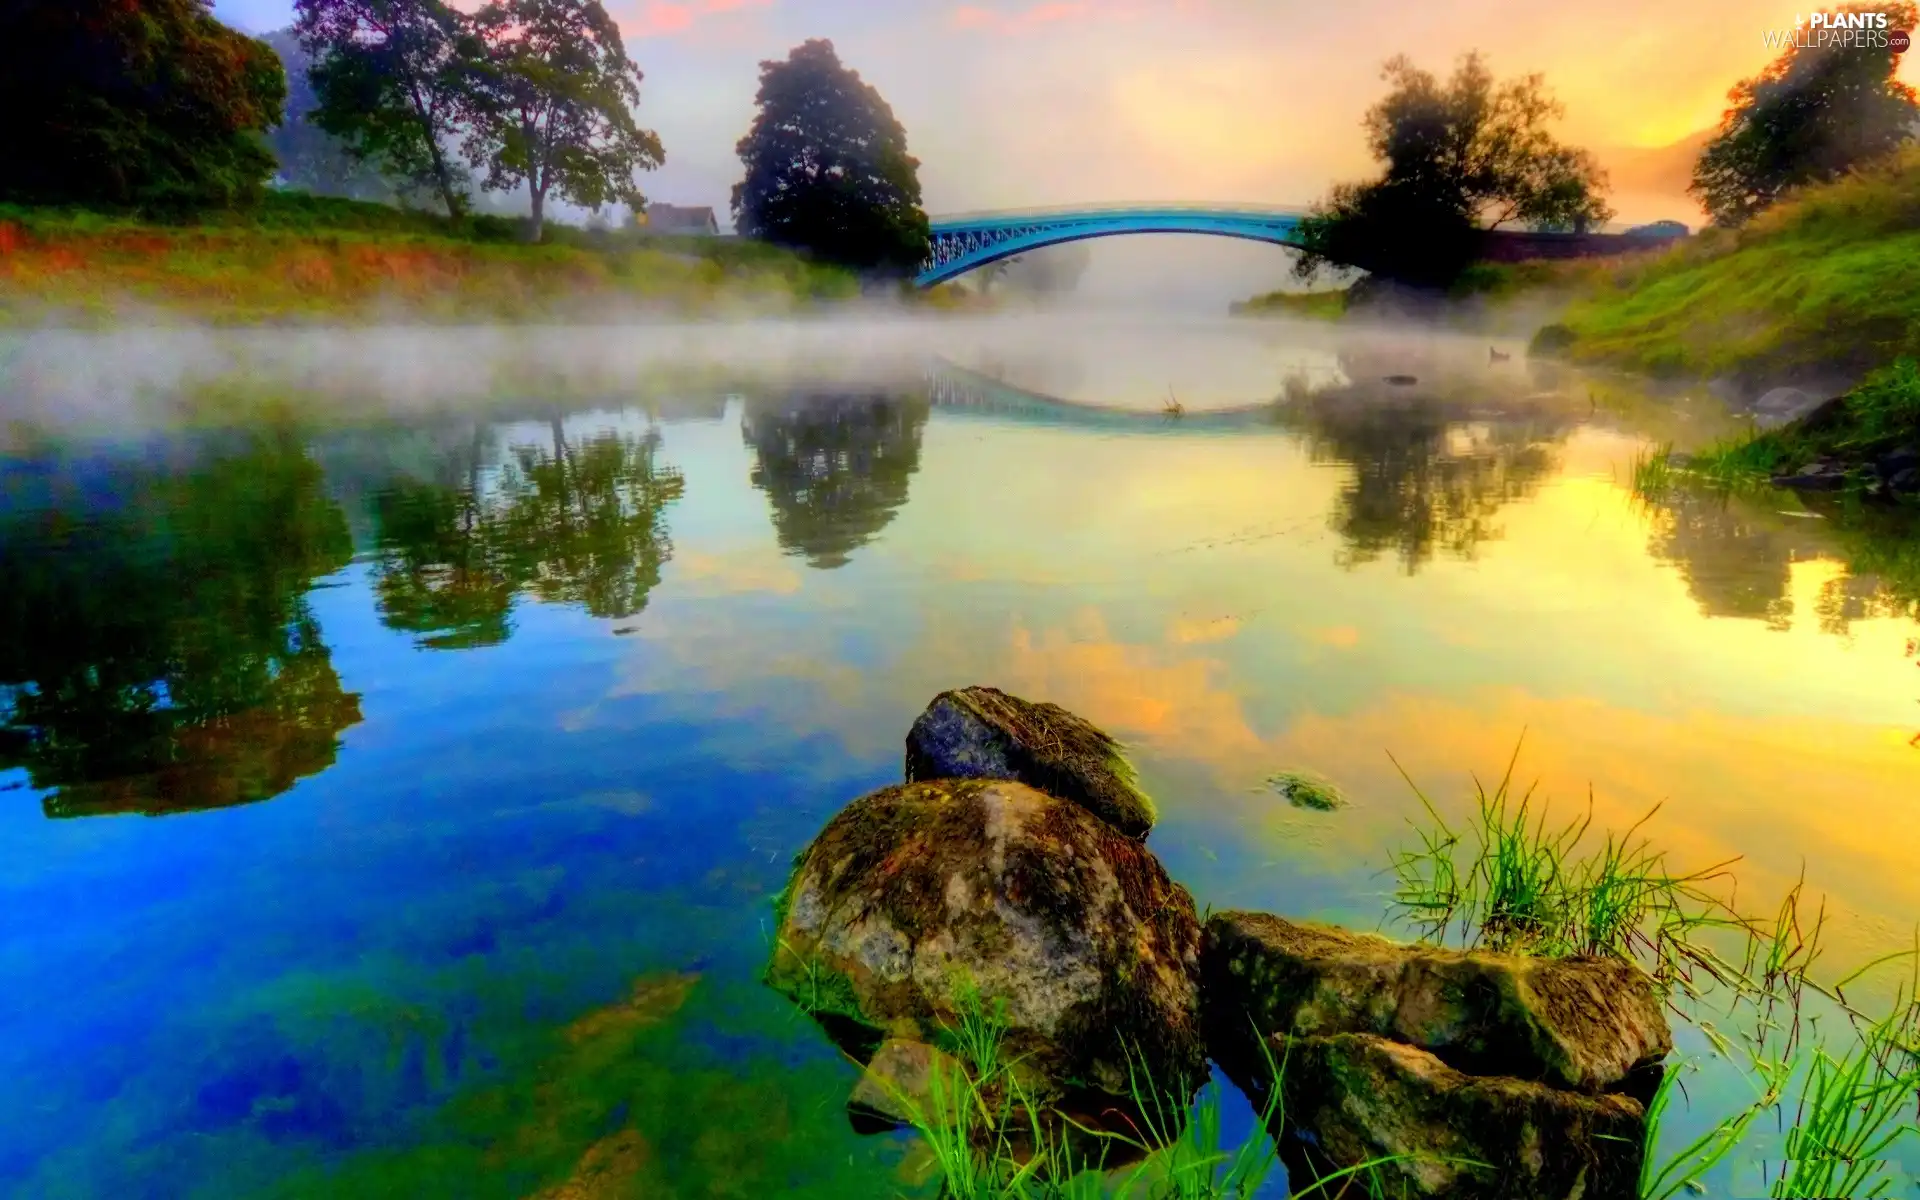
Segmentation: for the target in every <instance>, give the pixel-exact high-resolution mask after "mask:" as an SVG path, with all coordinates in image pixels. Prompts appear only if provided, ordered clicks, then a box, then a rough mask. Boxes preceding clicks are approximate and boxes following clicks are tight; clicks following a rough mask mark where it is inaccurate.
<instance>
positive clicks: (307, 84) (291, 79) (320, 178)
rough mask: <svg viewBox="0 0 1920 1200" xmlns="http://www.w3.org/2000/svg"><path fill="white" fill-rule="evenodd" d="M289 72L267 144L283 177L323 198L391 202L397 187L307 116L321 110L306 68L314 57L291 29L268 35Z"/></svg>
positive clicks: (310, 66) (288, 183)
mask: <svg viewBox="0 0 1920 1200" xmlns="http://www.w3.org/2000/svg"><path fill="white" fill-rule="evenodd" d="M260 40H261V41H263V42H265V43H266V44H267V45H269V46H271V47H273V52H274V53H275V54H278V55H279V56H280V61H281V63H282V64H284V65H285V67H286V71H287V106H286V111H285V114H284V115H283V116H282V117H281V120H280V124H279V126H278V127H277V128H275V129H274V130H273V131H272V132H270V133H269V134H268V135H267V145H268V147H269V148H270V149H271V150H272V151H273V156H274V157H275V158H276V159H278V160H279V162H280V171H279V176H280V179H281V180H282V181H284V182H285V183H286V184H287V185H289V186H291V187H296V188H299V189H301V190H302V191H308V192H313V193H314V194H316V195H320V196H346V197H348V198H349V199H354V200H391V199H393V198H394V194H395V189H394V187H393V185H392V183H390V182H389V181H388V180H387V179H386V177H385V176H383V175H381V173H380V172H379V170H378V169H376V168H375V167H374V165H373V164H372V163H369V162H366V161H365V160H363V159H360V158H356V157H355V156H354V155H353V153H352V151H351V148H350V147H349V146H348V145H347V143H346V142H345V141H343V140H341V139H340V138H337V137H335V136H334V135H332V134H330V133H328V132H327V131H326V130H324V129H321V128H320V127H319V126H318V125H315V124H314V123H313V122H311V121H309V120H308V119H307V117H308V116H309V115H310V114H311V113H312V112H313V111H314V109H316V108H318V107H319V105H320V99H319V97H318V96H316V95H315V94H314V90H313V83H312V81H311V80H309V79H308V77H307V72H308V71H309V70H310V69H311V68H312V66H313V59H312V58H311V57H310V56H309V55H308V54H307V52H306V50H305V48H303V47H302V46H301V45H300V39H299V37H298V36H297V35H296V34H295V33H294V31H293V30H292V29H291V28H287V29H281V30H278V31H276V32H273V33H269V34H266V35H265V36H263V37H262V38H261V39H260Z"/></svg>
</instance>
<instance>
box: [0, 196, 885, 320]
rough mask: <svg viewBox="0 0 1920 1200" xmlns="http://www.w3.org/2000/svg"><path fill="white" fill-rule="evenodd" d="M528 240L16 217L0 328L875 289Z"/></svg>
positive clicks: (485, 315) (421, 219) (515, 224)
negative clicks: (133, 318)
mask: <svg viewBox="0 0 1920 1200" xmlns="http://www.w3.org/2000/svg"><path fill="white" fill-rule="evenodd" d="M522 228H523V226H522V223H521V222H519V221H516V220H510V219H506V218H501V217H494V216H473V217H469V218H466V219H464V220H461V221H458V222H455V221H449V220H447V219H446V218H444V217H438V216H435V215H433V214H430V213H422V212H417V211H409V210H403V209H399V208H393V207H389V206H386V205H380V204H371V203H366V202H362V201H352V200H338V199H332V198H327V197H316V196H306V195H302V194H298V193H275V194H274V195H272V196H270V197H269V198H268V200H267V202H266V203H264V204H262V205H261V206H260V207H258V208H256V209H252V210H248V211H246V212H239V213H226V212H223V213H213V214H206V215H203V216H200V217H196V218H194V219H192V220H182V221H178V222H171V223H164V224H163V223H156V222H151V221H144V220H141V219H138V218H136V217H133V216H129V215H126V214H119V213H100V212H91V211H83V210H73V209H23V208H9V207H0V324H15V325H21V324H41V323H47V322H52V323H57V324H83V325H85V324H100V323H106V322H111V321H113V320H116V319H121V318H123V317H125V316H126V315H128V314H130V313H139V314H153V313H159V314H163V315H167V316H177V317H184V318H187V319H192V320H199V321H210V322H216V323H228V324H251V323H260V322H271V321H279V320H288V319H294V320H298V319H306V318H314V319H324V320H354V319H366V320H379V321H388V320H392V319H395V318H396V317H400V318H407V319H418V320H427V321H432V320H472V319H509V320H510V319H523V318H524V319H542V318H551V317H582V316H587V317H591V316H596V315H598V316H604V315H605V314H607V313H608V312H619V311H631V310H633V309H635V308H639V309H647V310H653V309H660V310H667V311H675V312H702V313H706V312H720V311H733V312H742V311H744V312H764V311H786V310H791V309H794V308H798V307H804V306H806V305H809V304H812V303H815V302H818V301H822V300H840V299H850V298H852V297H854V296H856V295H857V294H858V293H859V288H860V285H859V281H858V280H857V279H856V278H855V277H854V276H853V275H852V274H850V273H849V272H846V271H844V270H841V269H839V268H835V267H830V266H824V265H821V264H816V263H812V262H809V261H807V260H806V259H804V258H803V257H801V256H799V255H796V254H793V253H790V252H788V251H786V250H782V249H780V248H778V247H774V246H768V245H764V244H760V243H756V242H751V241H745V240H741V239H734V238H699V237H663V236H659V235H653V234H649V233H646V232H645V231H644V230H640V229H637V228H628V229H621V230H592V229H579V228H573V227H570V226H565V225H558V224H549V225H548V226H547V227H546V233H545V235H544V237H543V239H542V241H541V242H540V243H539V244H538V245H532V244H527V243H525V242H524V241H522V240H521V236H520V234H521V230H522Z"/></svg>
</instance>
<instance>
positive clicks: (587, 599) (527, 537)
mask: <svg viewBox="0 0 1920 1200" xmlns="http://www.w3.org/2000/svg"><path fill="white" fill-rule="evenodd" d="M549 430H550V436H551V444H550V445H547V446H531V445H529V446H516V447H514V448H513V449H512V451H511V453H510V454H509V456H508V459H507V461H506V463H505V464H503V465H502V466H500V467H499V468H498V470H497V471H488V470H486V469H484V468H483V466H482V460H483V458H484V457H485V456H486V448H485V444H484V441H483V439H482V437H481V435H480V434H479V433H478V432H476V434H475V437H474V443H473V447H472V450H471V452H469V453H465V454H463V455H460V456H458V458H457V460H456V461H452V462H449V463H448V464H446V467H447V469H446V470H445V471H444V472H443V473H442V475H441V477H440V478H439V479H436V480H434V481H409V482H405V483H401V484H396V485H393V486H390V487H388V488H386V489H384V490H382V491H381V492H380V493H379V494H378V495H377V496H376V497H375V499H374V504H373V510H374V518H375V526H376V532H375V541H376V545H377V547H378V550H377V558H376V561H375V566H374V578H375V590H376V593H377V595H378V597H379V601H378V602H379V606H380V615H381V619H382V620H383V621H384V622H385V623H386V625H387V626H388V627H389V628H392V629H397V630H403V631H405V632H408V633H413V634H416V635H418V639H419V644H420V645H422V646H427V647H431V648H434V649H456V648H464V647H472V646H487V645H494V644H497V643H499V642H502V641H505V640H506V638H507V637H508V635H509V633H510V632H511V613H512V608H513V603H514V600H515V598H516V597H517V596H519V595H520V594H522V593H526V594H531V595H532V596H534V597H535V598H536V599H539V600H544V601H548V602H552V603H563V604H577V605H580V606H581V607H583V608H585V609H586V610H587V612H589V613H591V614H592V615H594V616H596V617H607V618H619V617H629V616H633V615H634V614H636V613H639V612H640V611H642V610H643V609H644V608H645V607H646V604H647V596H648V594H649V593H650V592H651V591H652V590H653V588H654V587H655V586H657V585H658V584H659V582H660V572H661V568H662V567H663V566H664V565H665V563H666V562H667V560H668V559H669V558H670V557H671V556H672V553H673V546H672V542H671V540H670V539H669V538H668V535H667V525H666V515H665V510H666V507H667V506H668V505H669V504H671V503H673V502H674V501H676V500H678V499H679V498H680V497H681V496H682V495H683V494H684V492H685V481H684V480H683V479H682V477H681V475H680V473H679V472H678V471H676V470H674V469H672V468H671V467H667V466H664V465H662V464H661V463H660V462H659V461H658V452H659V447H660V436H659V434H658V433H657V432H653V431H649V432H648V433H646V434H645V435H644V436H637V437H636V436H632V435H626V434H620V433H616V432H614V431H611V430H608V431H603V432H600V433H597V434H595V435H593V436H590V437H588V438H586V439H584V440H579V441H578V442H577V444H575V443H572V442H570V441H569V439H568V436H567V433H566V431H565V428H564V427H563V426H562V424H561V423H560V421H559V420H558V419H555V420H553V421H551V422H550V424H549ZM452 476H461V478H460V479H459V482H457V483H455V482H450V481H449V478H450V477H452Z"/></svg>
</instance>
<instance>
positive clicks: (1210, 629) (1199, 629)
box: [1167, 617, 1240, 646]
mask: <svg viewBox="0 0 1920 1200" xmlns="http://www.w3.org/2000/svg"><path fill="white" fill-rule="evenodd" d="M1239 632H1240V618H1239V617H1213V618H1211V619H1209V620H1204V621H1202V620H1197V619H1195V618H1192V617H1176V618H1174V622H1173V624H1172V625H1171V626H1170V627H1169V628H1168V629H1167V640H1168V641H1169V642H1172V643H1173V644H1174V645H1176V646H1193V645H1198V644H1200V643H1202V642H1224V641H1226V640H1227V639H1228V638H1230V637H1232V636H1234V635H1235V634H1237V633H1239Z"/></svg>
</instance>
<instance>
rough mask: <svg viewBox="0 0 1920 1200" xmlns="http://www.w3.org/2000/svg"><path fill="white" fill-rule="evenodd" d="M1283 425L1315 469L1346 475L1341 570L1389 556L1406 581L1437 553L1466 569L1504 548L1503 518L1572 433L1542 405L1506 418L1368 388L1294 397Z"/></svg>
mask: <svg viewBox="0 0 1920 1200" xmlns="http://www.w3.org/2000/svg"><path fill="white" fill-rule="evenodd" d="M1349 369H1350V371H1351V370H1352V368H1351V367H1350V368H1349ZM1372 377H1374V378H1377V376H1372ZM1490 405H1491V407H1490ZM1282 420H1283V421H1284V422H1285V423H1287V424H1290V425H1294V426H1297V427H1298V428H1300V429H1301V430H1302V431H1303V432H1304V433H1305V434H1306V435H1307V439H1308V445H1309V448H1310V452H1311V453H1312V455H1313V457H1314V458H1315V459H1316V460H1318V461H1334V462H1342V463H1348V464H1351V466H1352V468H1353V478H1352V480H1351V482H1349V483H1348V484H1347V485H1346V486H1345V487H1344V488H1342V489H1341V492H1340V495H1339V497H1338V498H1337V499H1336V500H1335V502H1334V508H1333V512H1332V514H1331V515H1330V516H1329V518H1328V524H1329V525H1330V527H1331V528H1332V529H1333V531H1334V532H1335V533H1337V534H1339V536H1340V539H1341V542H1342V548H1341V551H1340V562H1341V565H1343V566H1347V567H1353V566H1358V565H1361V564H1364V563H1369V562H1373V561H1375V560H1377V559H1379V558H1381V557H1383V556H1385V555H1388V554H1392V555H1393V556H1395V557H1396V558H1397V559H1398V560H1399V562H1400V564H1401V566H1402V568H1403V569H1405V571H1406V572H1407V573H1408V574H1413V573H1414V572H1416V571H1418V570H1419V569H1420V568H1421V567H1422V566H1425V565H1426V564H1427V563H1428V562H1430V561H1431V560H1432V559H1433V558H1434V557H1435V556H1436V555H1437V554H1440V553H1446V554H1450V555H1454V556H1456V557H1460V558H1471V557H1472V556H1473V555H1474V553H1475V551H1476V549H1477V548H1478V547H1479V546H1480V545H1481V544H1482V543H1484V542H1487V541H1491V540H1495V539H1497V538H1499V537H1500V536H1501V535H1502V533H1503V530H1502V527H1501V525H1500V524H1499V522H1498V520H1497V518H1498V516H1499V514H1500V511H1501V510H1502V509H1503V508H1505V507H1506V506H1507V505H1509V504H1511V503H1513V502H1514V501H1516V500H1521V499H1524V498H1525V497H1526V496H1528V495H1530V494H1531V493H1532V492H1533V491H1534V490H1535V489H1536V488H1537V487H1538V486H1539V485H1540V484H1541V482H1543V481H1544V480H1545V479H1546V478H1547V477H1548V476H1549V475H1550V474H1551V473H1552V472H1553V470H1554V469H1555V466H1556V465H1557V460H1556V457H1555V454H1554V450H1553V446H1554V444H1555V443H1557V442H1558V441H1560V440H1561V439H1563V438H1565V436H1566V434H1567V432H1568V430H1570V429H1571V428H1572V427H1573V424H1574V422H1573V420H1572V419H1571V418H1570V417H1568V416H1567V415H1566V414H1564V413H1560V412H1556V411H1554V410H1553V409H1551V408H1543V407H1540V406H1537V405H1525V404H1509V405H1507V406H1506V408H1505V410H1504V411H1503V410H1502V408H1501V407H1500V406H1499V405H1498V404H1496V403H1494V402H1491V401H1488V402H1483V403H1481V404H1477V405H1476V404H1469V403H1467V402H1465V401H1460V400H1449V399H1441V398H1435V397H1430V396H1415V397H1413V398H1403V397H1402V396H1399V395H1396V394H1394V393H1391V392H1388V391H1387V390H1386V389H1385V388H1384V387H1382V386H1378V385H1372V384H1356V385H1351V386H1348V387H1344V388H1338V389H1328V390H1322V391H1317V392H1303V393H1300V394H1297V395H1295V396H1293V397H1291V398H1290V402H1289V403H1288V404H1287V405H1286V406H1285V408H1284V409H1282Z"/></svg>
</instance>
